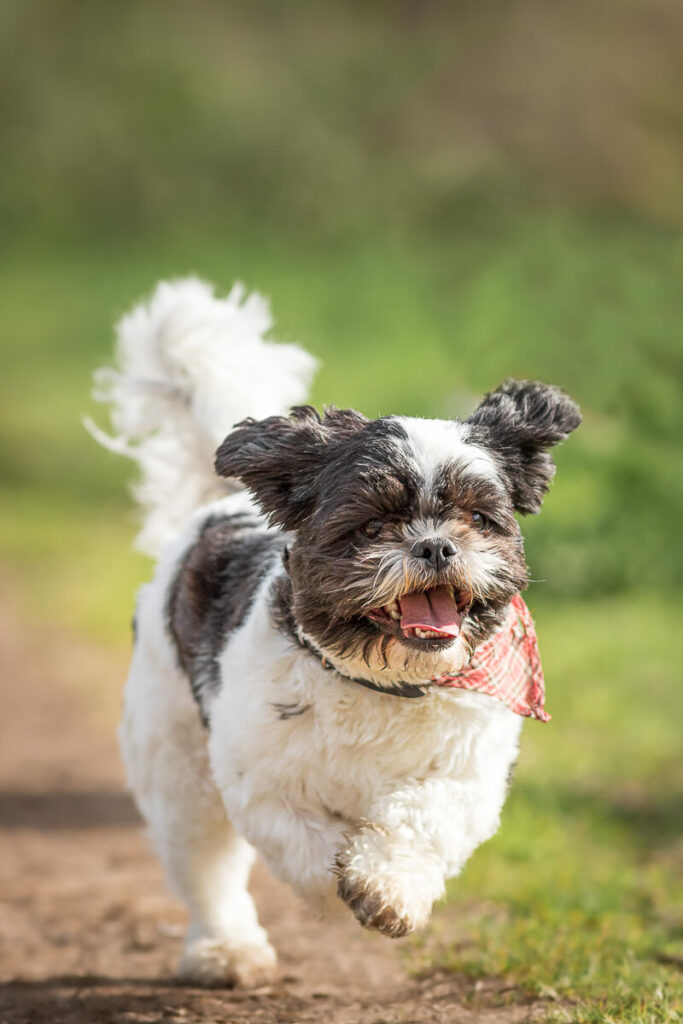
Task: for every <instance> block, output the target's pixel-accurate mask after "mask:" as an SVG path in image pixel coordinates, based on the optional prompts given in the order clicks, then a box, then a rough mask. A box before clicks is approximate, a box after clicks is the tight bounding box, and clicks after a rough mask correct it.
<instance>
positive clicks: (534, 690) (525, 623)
mask: <svg viewBox="0 0 683 1024" xmlns="http://www.w3.org/2000/svg"><path fill="white" fill-rule="evenodd" d="M432 682H433V683H434V684H435V685H437V686H446V687H454V688H455V689H458V690H476V691H477V692H478V693H487V694H489V696H491V697H495V698H496V699H497V700H502V701H503V703H504V704H507V706H508V707H509V708H510V710H511V711H514V712H515V714H517V715H524V716H525V717H526V718H537V719H538V720H539V721H540V722H548V721H550V715H549V714H548V712H547V711H546V710H545V709H544V707H543V703H544V701H545V686H544V684H543V669H542V668H541V659H540V657H539V653H538V640H537V639H536V630H535V629H534V623H533V619H532V618H531V613H530V612H529V609H528V608H527V606H526V604H525V603H524V601H523V600H522V598H521V596H520V595H519V594H516V595H515V597H513V599H512V601H511V602H510V606H509V608H508V613H507V616H506V618H505V621H504V623H503V625H502V626H501V627H500V629H499V630H498V631H497V632H496V633H494V634H493V636H492V637H491V638H490V640H487V641H486V643H484V644H482V645H481V647H478V648H477V650H476V651H475V652H474V654H473V656H472V659H471V661H470V663H469V665H468V666H467V668H464V669H462V670H461V671H460V672H455V673H454V674H453V675H443V676H439V677H438V678H436V679H432Z"/></svg>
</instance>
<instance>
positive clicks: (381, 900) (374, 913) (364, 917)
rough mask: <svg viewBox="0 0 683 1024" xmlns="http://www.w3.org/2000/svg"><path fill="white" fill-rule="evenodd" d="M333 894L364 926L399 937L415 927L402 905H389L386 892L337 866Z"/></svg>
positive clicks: (395, 937)
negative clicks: (335, 889)
mask: <svg viewBox="0 0 683 1024" xmlns="http://www.w3.org/2000/svg"><path fill="white" fill-rule="evenodd" d="M338 867H339V866H338ZM337 895H338V896H339V898H340V899H342V900H343V901H344V903H346V904H347V905H348V906H349V907H350V908H351V910H352V911H353V913H354V914H355V916H356V917H357V919H358V920H359V921H360V923H361V924H362V925H363V927H364V928H373V929H375V931H378V932H382V934H383V935H388V936H389V937H390V938H392V939H400V938H402V936H404V935H408V934H409V933H410V932H412V931H413V930H414V928H415V927H416V922H415V921H413V920H412V918H411V917H410V915H409V914H408V913H407V912H406V911H405V909H402V908H399V907H397V906H392V905H391V903H389V902H388V901H387V897H386V895H385V894H384V893H383V892H381V891H380V890H379V889H377V888H374V887H373V884H372V883H371V882H370V881H369V880H368V879H361V878H359V877H357V876H355V875H353V874H349V873H346V872H344V871H343V870H341V868H339V884H338V886H337Z"/></svg>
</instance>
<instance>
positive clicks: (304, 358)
mask: <svg viewBox="0 0 683 1024" xmlns="http://www.w3.org/2000/svg"><path fill="white" fill-rule="evenodd" d="M271 327H272V318H271V315H270V309H269V306H268V303H267V301H266V300H265V299H264V298H263V297H262V296H260V295H257V294H256V293H255V292H253V293H252V294H251V295H248V296H247V297H246V298H245V291H244V288H243V287H242V286H241V285H235V286H234V287H233V288H232V290H231V292H230V294H229V295H228V296H227V298H225V299H217V298H215V296H214V294H213V289H212V288H211V286H210V285H208V284H206V283H205V282H204V281H199V280H197V279H195V278H186V279H184V280H180V281H172V282H162V283H161V284H159V285H158V286H157V288H156V290H155V292H154V294H153V295H152V297H151V298H150V299H149V301H147V302H141V303H139V305H137V306H136V307H135V308H134V309H133V310H132V312H130V313H128V315H127V316H125V317H124V318H123V319H122V320H121V322H120V324H119V326H118V331H117V335H118V341H117V347H116V356H117V360H116V361H117V364H118V370H114V369H108V368H107V369H101V370H99V371H98V373H97V375H96V383H97V388H96V391H95V397H96V398H97V399H98V400H100V401H103V402H107V403H110V404H111V406H112V411H111V421H112V427H113V429H114V437H112V438H109V437H107V435H106V434H104V433H103V432H102V431H100V430H98V428H97V427H95V426H94V424H92V423H91V422H90V421H86V425H87V426H88V428H89V429H90V431H91V433H93V434H94V436H95V437H96V439H97V440H98V441H100V442H101V443H103V444H104V445H105V446H106V447H108V448H111V449H112V450H113V451H116V452H120V453H122V454H125V455H130V456H131V457H132V458H134V459H135V460H136V461H137V462H138V464H139V466H140V470H141V479H140V482H139V483H138V484H137V485H136V488H135V497H136V499H137V501H138V502H139V504H140V505H141V506H142V508H143V510H144V513H145V522H144V526H143V529H142V531H141V533H140V535H139V537H138V539H137V543H138V546H139V547H140V548H141V549H142V550H143V551H146V552H147V553H148V554H151V555H158V554H159V553H160V551H161V549H162V547H163V545H164V543H165V542H166V541H167V540H170V539H171V538H172V537H173V536H175V534H176V533H177V532H178V530H179V529H180V528H181V527H182V526H183V524H184V523H185V522H186V520H187V518H188V516H189V515H191V513H192V512H194V510H195V509H196V508H198V507H199V506H200V505H202V504H204V503H205V502H207V501H211V500H212V499H214V498H217V497H219V496H220V495H222V494H225V492H226V489H227V488H226V482H225V481H221V480H219V479H218V477H216V475H215V473H214V472H213V457H214V452H215V450H216V448H217V446H218V445H219V444H220V442H221V441H222V440H223V438H224V437H225V435H226V434H227V433H228V431H229V430H231V429H232V427H233V426H234V425H235V423H237V422H238V421H240V420H242V419H244V418H245V417H247V416H254V417H255V418H257V419H261V418H264V417H266V416H271V415H274V414H278V413H286V412H288V411H289V408H290V406H292V405H296V404H297V403H299V402H302V401H303V400H304V399H305V397H306V394H307V392H308V386H309V384H310V381H311V377H312V376H313V372H314V370H315V366H316V362H315V360H314V359H313V357H312V356H310V355H309V354H308V353H307V352H304V351H303V349H301V348H299V347H298V346H296V345H281V344H275V343H273V342H272V341H267V340H265V335H266V333H267V332H268V331H269V330H270V328H271Z"/></svg>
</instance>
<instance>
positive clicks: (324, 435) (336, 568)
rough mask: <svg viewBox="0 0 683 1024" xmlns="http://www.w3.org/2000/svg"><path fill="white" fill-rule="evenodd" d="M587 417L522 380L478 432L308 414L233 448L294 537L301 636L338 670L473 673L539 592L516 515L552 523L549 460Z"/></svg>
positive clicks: (497, 398)
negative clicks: (546, 501) (506, 615)
mask: <svg viewBox="0 0 683 1024" xmlns="http://www.w3.org/2000/svg"><path fill="white" fill-rule="evenodd" d="M579 422H580V415H579V411H578V409H577V407H576V405H575V404H574V403H573V402H572V401H571V399H569V398H568V397H567V396H566V395H565V394H564V393H563V392H562V391H560V390H559V389H557V388H552V387H548V386H546V385H543V384H536V383H530V382H526V381H508V382H506V383H505V384H503V385H502V386H501V387H500V388H499V389H498V390H497V391H495V392H493V393H491V394H490V395H487V397H486V398H485V399H484V401H483V402H482V403H481V405H480V406H479V407H478V408H477V409H476V410H475V412H474V413H473V414H472V416H470V418H469V419H468V420H466V421H462V422H461V421H443V420H417V419H407V418H402V417H393V416H389V417H382V418H380V419H377V420H367V419H366V418H365V417H364V416H361V415H360V414H359V413H357V412H354V411H353V410H350V409H342V410H337V409H330V410H327V411H326V412H325V414H324V416H323V417H322V418H321V417H320V416H319V415H318V414H317V413H316V411H315V410H314V409H312V408H310V407H304V408H299V409H294V410H293V411H292V413H291V415H290V416H289V417H271V418H270V419H267V420H262V421H260V422H256V421H251V420H247V421H245V422H244V423H243V424H241V425H239V426H238V427H237V428H236V429H235V430H234V431H233V432H232V433H231V434H229V435H228V437H227V438H226V440H225V441H224V443H223V444H222V445H221V447H220V448H219V450H218V453H217V457H216V468H217V470H218V472H219V473H220V474H221V475H223V476H233V477H238V478H239V479H241V480H242V482H243V483H244V484H245V486H247V487H248V488H249V489H250V491H251V492H252V493H253V495H254V497H255V498H256V500H257V501H258V503H259V504H260V506H261V507H262V509H263V511H264V512H265V513H266V514H267V515H268V517H269V518H270V520H271V521H272V522H273V523H275V524H277V525H279V526H281V527H282V528H284V529H285V530H287V531H291V532H292V543H291V545H290V549H289V553H288V557H287V571H288V575H289V578H290V580H291V612H292V616H293V620H294V622H295V623H296V625H297V626H298V627H299V628H300V629H302V630H303V631H304V634H305V635H306V636H307V637H308V638H309V639H310V640H311V641H312V642H313V643H314V644H315V646H316V647H318V648H319V649H320V650H321V651H322V652H324V653H326V654H327V655H328V656H329V657H331V658H332V659H333V660H337V661H338V660H339V659H344V660H345V662H348V663H351V664H353V665H356V668H357V669H358V668H359V665H358V663H359V662H363V663H364V664H365V665H366V666H367V667H369V668H370V669H372V670H373V671H377V670H379V671H385V672H386V670H387V669H388V670H389V672H390V674H391V670H392V669H396V670H400V671H401V672H403V673H404V674H407V676H408V677H413V678H425V677H426V678H428V677H429V676H430V675H432V674H435V673H436V671H437V670H438V669H439V668H440V667H441V666H443V665H444V664H449V665H451V666H454V667H459V666H460V664H462V662H463V661H464V658H465V656H466V654H467V653H468V651H471V650H473V649H474V647H476V646H477V645H478V644H479V643H480V642H481V641H482V640H483V639H484V638H485V637H486V636H487V635H488V634H489V633H490V632H491V631H492V630H493V629H494V628H495V626H496V625H497V624H498V623H499V621H500V619H501V616H502V614H503V612H504V609H505V607H506V605H507V604H508V602H509V601H510V599H511V598H512V597H513V596H514V594H515V593H517V592H518V591H519V590H520V589H523V588H524V587H525V585H526V582H527V575H526V565H525V560H524V549H523V543H522V537H521V534H520V530H519V527H518V525H517V521H516V519H515V515H514V513H515V511H517V512H521V513H529V512H537V511H538V510H539V508H540V506H541V502H542V500H543V495H544V493H545V491H546V490H547V488H548V485H549V483H550V481H551V479H552V476H553V473H554V465H553V462H552V459H551V457H550V455H549V454H548V449H549V448H550V447H551V446H552V445H554V444H556V443H557V442H559V441H561V440H563V439H564V438H565V437H566V436H567V435H568V434H569V433H570V432H571V431H572V430H574V429H575V427H577V426H578V424H579Z"/></svg>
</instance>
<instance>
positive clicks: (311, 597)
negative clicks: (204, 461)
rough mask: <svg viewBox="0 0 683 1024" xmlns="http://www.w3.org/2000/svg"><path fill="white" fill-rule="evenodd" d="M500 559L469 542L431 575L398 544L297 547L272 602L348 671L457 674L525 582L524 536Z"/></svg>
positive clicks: (378, 676) (383, 675) (383, 676)
mask: <svg viewBox="0 0 683 1024" xmlns="http://www.w3.org/2000/svg"><path fill="white" fill-rule="evenodd" d="M508 556H509V557H507V558H505V557H503V553H502V552H501V551H500V550H497V548H496V545H495V544H490V543H484V542H482V543H477V544H471V545H470V546H469V548H468V549H467V550H466V551H465V550H463V551H462V553H461V554H459V555H458V557H456V558H454V559H452V560H450V564H449V566H448V568H447V569H444V570H442V571H440V572H435V571H434V570H433V569H431V568H430V567H429V566H427V565H426V564H424V562H422V564H421V560H420V559H416V558H413V557H412V556H411V555H410V553H409V552H408V551H407V550H406V549H405V547H402V546H397V545H395V544H387V543H377V544H374V545H371V546H370V547H368V548H367V549H366V550H364V551H362V552H359V551H354V552H348V551H347V552H344V553H342V552H340V551H338V550H324V549H323V550H321V549H319V548H316V547H306V546H304V545H296V546H295V547H294V549H293V550H292V554H291V557H290V559H289V566H288V568H289V573H290V579H289V580H287V581H283V582H282V583H281V584H280V598H279V603H280V606H281V607H283V608H284V607H286V608H287V613H286V614H287V616H288V618H289V624H290V628H291V630H292V631H293V632H295V633H297V634H299V635H303V636H304V637H305V638H306V640H307V641H309V642H310V643H311V644H312V645H313V646H314V647H315V648H316V649H317V650H319V651H320V652H321V654H323V655H325V656H326V657H327V658H328V659H329V660H330V661H331V662H332V663H333V664H335V665H336V666H337V667H339V668H340V670H342V671H343V672H344V673H345V674H347V675H352V676H359V677H367V678H371V679H373V680H374V681H376V682H382V681H386V682H387V684H389V685H390V684H391V683H394V682H395V681H396V679H397V678H399V677H400V678H401V679H402V680H406V681H423V680H428V679H430V678H432V677H433V676H437V675H439V674H441V673H443V672H446V671H458V670H459V669H460V668H462V667H463V666H464V665H465V664H466V663H467V661H468V660H469V658H470V656H471V654H472V653H473V651H474V650H475V648H476V647H477V646H478V645H479V644H480V643H481V642H482V641H483V640H484V639H486V637H488V636H489V635H490V634H491V633H492V632H493V631H494V630H495V629H496V627H497V626H498V625H499V624H500V622H501V621H502V618H503V615H504V612H505V608H506V607H507V604H508V602H509V601H510V599H511V598H512V596H513V595H514V594H515V593H516V592H517V591H519V590H520V589H522V588H523V587H524V586H525V585H526V571H525V565H524V559H523V555H522V549H521V540H519V541H518V542H517V541H516V542H515V543H514V544H512V545H511V550H510V552H508Z"/></svg>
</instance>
